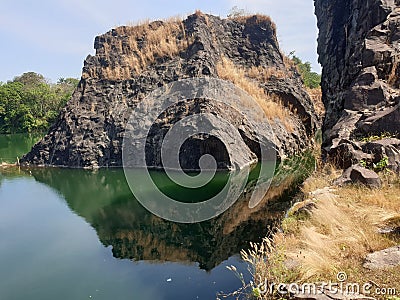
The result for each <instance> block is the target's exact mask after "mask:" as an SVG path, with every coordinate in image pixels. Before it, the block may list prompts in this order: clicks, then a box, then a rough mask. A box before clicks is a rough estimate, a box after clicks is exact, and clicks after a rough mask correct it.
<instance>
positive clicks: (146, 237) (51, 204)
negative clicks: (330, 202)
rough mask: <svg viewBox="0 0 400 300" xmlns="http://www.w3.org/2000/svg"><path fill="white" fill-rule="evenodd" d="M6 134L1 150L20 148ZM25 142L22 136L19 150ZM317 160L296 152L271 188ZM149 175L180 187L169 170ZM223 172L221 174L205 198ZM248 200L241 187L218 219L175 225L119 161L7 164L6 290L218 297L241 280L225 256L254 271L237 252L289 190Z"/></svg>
mask: <svg viewBox="0 0 400 300" xmlns="http://www.w3.org/2000/svg"><path fill="white" fill-rule="evenodd" d="M10 138H11V139H15V140H18V141H19V139H21V141H20V142H21V143H26V142H25V141H26V140H25V139H24V138H21V136H20V135H18V136H13V137H6V140H9V139H10ZM2 141H4V137H1V136H0V145H1V146H0V148H1V149H2V153H9V154H13V153H14V152H13V151H14V150H13V147H12V143H11V144H10V143H8V144H7V145H8V147H9V148H8V149H6V148H7V146H5V145H4V144H2ZM22 141H24V142H22ZM31 141H32V142H33V140H31ZM21 149H22V148H21V147H20V146H19V143H17V146H16V149H15V151H16V152H15V153H17V151H20V150H21ZM19 155H20V154H19ZM11 156H12V155H11ZM311 165H312V160H310V159H309V158H304V157H303V158H298V159H294V160H291V161H289V163H286V164H285V166H284V167H282V168H280V169H279V170H278V171H277V176H276V179H275V180H274V182H273V184H272V187H271V189H272V190H273V189H279V185H280V184H281V183H282V182H283V181H284V180H285V179H287V178H288V175H289V174H291V175H292V176H293V175H296V174H297V175H296V176H297V177H296V176H293V177H294V178H295V177H296V178H298V180H301V178H300V177H304V174H306V173H307V171H306V170H309V169H310V166H311ZM152 176H153V177H154V178H157V180H158V181H159V184H160V185H161V186H162V187H163V188H164V189H165V191H167V192H169V193H173V191H174V190H176V191H177V194H179V193H180V192H179V189H176V187H174V186H173V185H171V183H170V182H169V181H168V180H167V179H166V178H165V174H163V173H162V172H153V173H152ZM226 176H227V173H220V174H219V175H218V176H217V177H216V178H214V179H213V182H211V183H210V185H209V186H208V190H209V191H208V192H205V191H203V192H202V195H201V197H206V196H207V193H209V194H210V195H211V194H213V193H215V191H216V190H218V189H220V188H221V186H222V185H223V184H224V183H225V181H226ZM252 176H254V174H253V175H252ZM253 179H254V178H253ZM251 184H252V181H251V180H250V181H249V185H248V188H249V189H250V188H251ZM199 197H200V196H199ZM201 197H200V198H201ZM200 198H199V199H200ZM247 204H248V196H247V194H244V195H242V197H241V198H240V199H239V200H238V201H237V202H236V203H235V204H234V205H233V206H232V207H231V208H230V209H228V210H227V211H226V212H225V213H223V214H222V215H220V216H218V217H217V218H214V219H212V220H210V221H206V222H202V223H197V224H178V223H174V222H169V221H165V220H163V219H160V218H158V217H156V216H154V215H152V214H151V213H150V212H148V211H147V210H146V209H144V208H143V207H142V206H141V205H140V203H139V202H138V201H137V200H136V199H135V198H134V196H133V195H132V193H131V191H130V189H129V187H128V185H127V183H126V180H125V177H124V173H123V170H122V169H101V170H98V171H96V172H93V171H87V170H73V169H58V168H30V169H18V168H7V169H1V168H0V237H1V243H0V266H1V268H0V299H1V300H3V299H4V300H14V299H15V300H17V299H18V300H19V299H21V300H22V299H30V300H35V299H37V300H46V299H66V300H69V299H104V300H106V299H121V300H123V299H138V300H139V299H140V300H141V299H144V300H147V299H149V300H150V299H156V300H158V299H165V300H169V299H171V300H172V299H216V294H217V293H218V292H219V291H225V292H231V291H234V290H235V289H237V288H239V287H240V286H241V283H240V282H239V280H238V279H237V278H236V277H235V276H234V274H233V273H232V272H231V271H229V270H227V269H226V266H227V265H231V264H233V265H235V266H236V267H237V269H238V270H239V271H240V272H243V273H244V275H245V278H246V280H247V281H248V280H250V277H249V273H248V272H247V265H246V264H245V263H243V262H242V261H241V260H240V258H239V256H238V253H239V252H240V250H241V249H243V248H247V247H248V245H249V242H250V241H260V240H261V239H262V238H263V237H264V236H265V235H266V234H267V231H268V226H269V225H271V224H273V223H274V222H276V221H277V220H279V219H280V218H281V217H282V215H283V214H284V212H285V209H286V208H287V207H288V206H289V205H290V197H289V196H288V195H283V196H282V197H281V198H271V199H266V201H265V203H262V204H260V205H259V206H257V207H256V208H254V209H249V208H248V205H247ZM228 299H234V298H228Z"/></svg>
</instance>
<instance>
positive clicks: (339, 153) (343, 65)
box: [315, 0, 400, 172]
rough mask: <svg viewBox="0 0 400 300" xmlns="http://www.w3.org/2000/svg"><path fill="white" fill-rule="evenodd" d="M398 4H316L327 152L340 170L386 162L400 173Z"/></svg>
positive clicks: (325, 0)
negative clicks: (361, 164)
mask: <svg viewBox="0 0 400 300" xmlns="http://www.w3.org/2000/svg"><path fill="white" fill-rule="evenodd" d="M399 5H400V1H399V0H368V1H365V0H340V1H339V0H315V12H316V15H317V19H318V27H319V37H318V53H319V61H320V63H321V64H322V67H323V71H322V84H321V85H322V93H323V101H324V104H325V108H326V117H325V121H324V125H323V132H324V136H323V150H324V152H325V154H326V155H327V158H328V159H329V160H330V161H331V162H333V163H335V164H336V165H338V166H340V167H342V168H347V167H350V166H351V165H352V164H355V163H357V162H360V161H363V162H364V163H366V164H370V165H373V164H375V165H376V164H378V163H379V162H382V161H383V159H388V163H387V164H388V165H389V167H390V168H391V169H392V170H394V171H397V172H399V171H400V167H399V166H400V165H399V160H398V158H399V157H400V147H399V145H400V143H399V142H400V141H399V140H398V139H396V137H397V138H398V137H399V134H400V103H399V102H400V101H399V100H400V90H399V88H400V86H399V84H400V67H399V63H400V51H399V50H400V7H399ZM387 137H391V138H392V139H385V138H387ZM381 138H383V140H382V141H379V142H378V143H375V144H374V143H372V144H371V141H373V140H377V139H381Z"/></svg>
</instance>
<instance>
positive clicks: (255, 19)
mask: <svg viewBox="0 0 400 300" xmlns="http://www.w3.org/2000/svg"><path fill="white" fill-rule="evenodd" d="M229 19H231V20H233V21H236V22H239V23H243V24H249V25H252V24H262V23H269V24H270V25H271V28H272V30H273V32H274V34H276V24H275V23H274V22H273V21H272V19H271V17H270V16H267V15H262V14H255V15H254V14H252V15H250V14H246V13H237V14H233V15H232V16H230V17H229Z"/></svg>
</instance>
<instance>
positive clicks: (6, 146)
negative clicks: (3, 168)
mask: <svg viewBox="0 0 400 300" xmlns="http://www.w3.org/2000/svg"><path fill="white" fill-rule="evenodd" d="M41 136H42V135H41V134H22V133H21V134H0V164H1V163H2V162H7V163H15V162H16V161H17V157H18V158H20V157H21V156H22V155H23V154H25V153H27V152H28V151H29V150H30V149H31V147H32V145H33V144H35V143H36V142H38V141H39V139H40V138H41Z"/></svg>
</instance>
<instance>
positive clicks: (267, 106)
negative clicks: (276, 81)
mask: <svg viewBox="0 0 400 300" xmlns="http://www.w3.org/2000/svg"><path fill="white" fill-rule="evenodd" d="M262 70H263V69H262V68H255V67H254V68H251V69H249V70H248V69H245V68H242V67H238V66H236V65H235V64H234V63H233V62H232V61H231V60H229V59H228V58H226V57H222V58H221V61H220V63H219V64H218V65H217V73H218V76H219V77H220V78H221V79H224V80H227V81H230V82H232V83H233V84H235V85H236V86H238V87H240V88H241V89H243V90H244V91H245V92H247V93H248V94H249V95H250V96H252V97H253V98H254V99H255V100H256V101H257V103H258V105H259V106H260V107H261V108H262V109H263V111H264V113H265V115H266V116H267V118H268V119H269V120H271V121H274V120H275V118H278V119H279V120H280V121H281V122H282V124H283V125H284V126H285V128H286V129H287V130H288V131H289V132H291V131H293V127H292V124H291V123H290V112H289V110H288V109H287V108H285V107H284V106H283V104H282V102H281V100H280V99H279V97H278V96H276V95H269V94H267V93H266V92H265V90H264V89H263V88H261V87H260V86H259V83H258V82H257V81H255V80H252V79H251V78H258V77H262V76H264V75H263V74H264V73H263V72H262ZM271 72H273V71H271ZM249 73H250V74H251V76H250V75H249ZM265 73H267V71H266V70H265ZM256 74H258V75H257V76H258V77H257V76H256Z"/></svg>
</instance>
